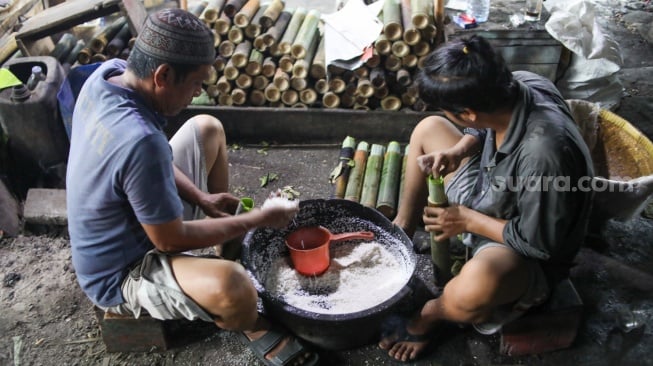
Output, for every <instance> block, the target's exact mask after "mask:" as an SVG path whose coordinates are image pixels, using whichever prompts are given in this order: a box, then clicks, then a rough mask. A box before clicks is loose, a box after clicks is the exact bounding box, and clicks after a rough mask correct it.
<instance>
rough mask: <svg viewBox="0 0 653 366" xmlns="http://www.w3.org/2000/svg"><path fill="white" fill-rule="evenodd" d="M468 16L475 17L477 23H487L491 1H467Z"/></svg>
mask: <svg viewBox="0 0 653 366" xmlns="http://www.w3.org/2000/svg"><path fill="white" fill-rule="evenodd" d="M467 15H469V16H472V17H474V18H475V19H476V22H477V23H482V22H487V18H488V16H489V15H490V0H467Z"/></svg>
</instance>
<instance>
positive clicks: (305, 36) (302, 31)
mask: <svg viewBox="0 0 653 366" xmlns="http://www.w3.org/2000/svg"><path fill="white" fill-rule="evenodd" d="M319 23H320V12H319V11H318V10H315V9H312V10H310V11H309V12H308V14H306V17H305V18H304V21H303V22H302V26H301V27H300V28H299V31H298V32H297V36H296V37H295V40H294V41H293V43H292V46H291V47H290V54H291V55H293V57H295V58H296V59H302V58H306V55H307V54H308V52H309V48H310V47H311V44H312V43H313V42H317V41H316V38H318V37H319V36H320V33H319V30H318V26H319ZM316 46H317V44H316Z"/></svg>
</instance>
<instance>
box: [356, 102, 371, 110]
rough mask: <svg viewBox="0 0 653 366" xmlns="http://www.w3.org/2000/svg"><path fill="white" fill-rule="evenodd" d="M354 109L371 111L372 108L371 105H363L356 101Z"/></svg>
mask: <svg viewBox="0 0 653 366" xmlns="http://www.w3.org/2000/svg"><path fill="white" fill-rule="evenodd" d="M352 109H354V110H357V111H369V110H371V109H372V108H370V106H368V105H363V104H358V103H356V104H354V107H353V108H352Z"/></svg>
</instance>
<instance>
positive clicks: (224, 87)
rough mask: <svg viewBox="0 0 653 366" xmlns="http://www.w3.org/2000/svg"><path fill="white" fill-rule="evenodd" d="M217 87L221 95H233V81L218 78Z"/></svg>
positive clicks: (221, 77)
mask: <svg viewBox="0 0 653 366" xmlns="http://www.w3.org/2000/svg"><path fill="white" fill-rule="evenodd" d="M215 85H216V86H217V87H218V91H219V92H220V94H229V93H231V81H229V79H227V77H226V76H224V75H222V76H220V77H219V78H218V82H217V83H216V84H215Z"/></svg>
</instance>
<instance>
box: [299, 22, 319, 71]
mask: <svg viewBox="0 0 653 366" xmlns="http://www.w3.org/2000/svg"><path fill="white" fill-rule="evenodd" d="M319 37H320V32H319V30H318V29H317V28H316V29H315V31H314V35H313V39H312V41H311V43H310V44H309V46H308V49H307V50H306V55H305V57H304V58H301V59H298V60H296V61H295V63H294V64H293V67H292V74H293V76H295V77H298V78H305V77H307V76H308V72H309V69H310V68H311V64H312V63H313V58H314V57H315V52H316V50H317V45H318V44H319V42H320V39H319Z"/></svg>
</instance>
